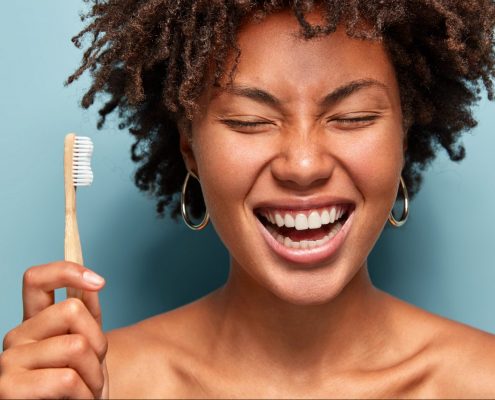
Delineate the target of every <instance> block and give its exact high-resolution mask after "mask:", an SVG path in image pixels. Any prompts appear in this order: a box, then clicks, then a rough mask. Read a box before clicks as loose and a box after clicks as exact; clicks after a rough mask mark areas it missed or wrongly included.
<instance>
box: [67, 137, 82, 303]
mask: <svg viewBox="0 0 495 400" xmlns="http://www.w3.org/2000/svg"><path fill="white" fill-rule="evenodd" d="M74 139H75V135H74V134H69V135H67V136H66V137H65V143H64V144H65V146H64V183H65V185H64V186H65V240H64V258H65V260H66V261H73V262H75V263H78V264H81V265H83V256H82V249H81V240H80V239H79V229H78V227H77V214H76V187H75V186H74V183H73V181H72V157H73V148H74ZM82 296H83V291H82V290H81V289H75V288H69V287H68V288H67V297H77V298H78V299H82Z"/></svg>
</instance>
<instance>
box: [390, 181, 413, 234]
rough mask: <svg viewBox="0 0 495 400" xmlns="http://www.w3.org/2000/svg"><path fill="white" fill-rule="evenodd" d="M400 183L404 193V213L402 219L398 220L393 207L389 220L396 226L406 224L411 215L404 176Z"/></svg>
mask: <svg viewBox="0 0 495 400" xmlns="http://www.w3.org/2000/svg"><path fill="white" fill-rule="evenodd" d="M400 185H401V187H402V194H403V195H404V208H403V209H402V215H401V217H400V220H396V219H395V217H394V210H393V209H392V210H391V211H390V214H389V216H388V220H389V222H390V223H391V224H392V226H395V227H396V228H398V227H400V226H402V225H404V224H405V223H406V221H407V217H408V216H409V195H408V193H407V188H406V184H405V183H404V179H402V176H401V177H400Z"/></svg>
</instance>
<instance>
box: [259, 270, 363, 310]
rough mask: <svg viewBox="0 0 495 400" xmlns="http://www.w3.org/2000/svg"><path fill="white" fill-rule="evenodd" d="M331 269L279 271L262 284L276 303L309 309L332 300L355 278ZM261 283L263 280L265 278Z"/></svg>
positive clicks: (345, 271) (344, 272) (344, 271)
mask: <svg viewBox="0 0 495 400" xmlns="http://www.w3.org/2000/svg"><path fill="white" fill-rule="evenodd" d="M356 272H357V271H355V272H354V273H350V272H349V269H347V268H345V267H344V266H342V267H341V268H340V269H339V266H337V265H334V266H331V267H325V268H320V269H317V270H313V271H308V270H291V271H287V270H285V271H281V272H280V273H278V274H277V275H278V276H272V277H271V278H270V279H269V280H270V282H266V283H265V285H263V286H265V288H266V289H267V290H269V291H270V292H271V293H272V294H273V295H274V296H276V297H277V298H279V299H280V300H282V301H284V302H286V303H290V304H293V305H300V306H311V305H314V306H316V305H322V304H327V303H330V302H332V301H333V300H335V299H336V298H337V297H338V296H339V295H340V294H341V293H342V291H343V290H344V288H345V287H346V286H347V284H348V283H349V281H351V280H352V278H353V276H354V275H355V274H356ZM265 279H267V277H266V276H265Z"/></svg>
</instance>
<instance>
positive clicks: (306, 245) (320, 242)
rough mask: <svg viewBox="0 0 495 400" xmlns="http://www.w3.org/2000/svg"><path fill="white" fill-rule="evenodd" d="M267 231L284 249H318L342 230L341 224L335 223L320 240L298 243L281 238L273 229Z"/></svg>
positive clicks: (284, 237)
mask: <svg viewBox="0 0 495 400" xmlns="http://www.w3.org/2000/svg"><path fill="white" fill-rule="evenodd" d="M267 229H268V231H269V232H270V233H271V234H272V236H273V237H274V238H275V239H276V240H277V242H279V243H280V244H282V245H284V246H285V247H289V248H292V249H313V248H315V247H320V246H322V245H324V244H325V243H326V242H328V241H329V240H332V239H333V238H334V237H335V236H336V235H337V234H338V233H339V231H340V229H342V223H341V222H336V223H335V226H334V227H333V228H332V230H331V231H330V232H329V233H328V234H327V235H325V236H324V237H322V238H321V239H318V240H301V241H300V242H294V241H292V240H291V238H289V237H286V236H282V235H281V234H279V233H278V232H277V231H276V230H275V228H273V227H270V226H269V227H267Z"/></svg>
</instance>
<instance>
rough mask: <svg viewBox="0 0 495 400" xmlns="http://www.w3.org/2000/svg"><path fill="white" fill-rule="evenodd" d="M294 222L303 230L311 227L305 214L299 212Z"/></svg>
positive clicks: (298, 228) (297, 227)
mask: <svg viewBox="0 0 495 400" xmlns="http://www.w3.org/2000/svg"><path fill="white" fill-rule="evenodd" d="M294 223H295V226H296V229H297V230H298V231H303V230H305V229H308V227H309V226H308V218H307V217H306V216H305V215H304V214H297V215H296V219H295V221H294Z"/></svg>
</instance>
